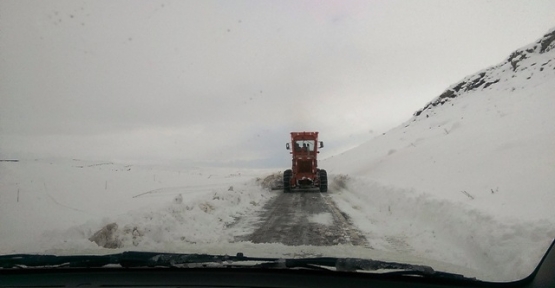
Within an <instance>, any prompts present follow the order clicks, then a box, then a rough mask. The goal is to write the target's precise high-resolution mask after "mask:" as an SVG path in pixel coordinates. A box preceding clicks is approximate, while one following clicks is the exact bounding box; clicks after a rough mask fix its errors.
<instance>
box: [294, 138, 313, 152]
mask: <svg viewBox="0 0 555 288" xmlns="http://www.w3.org/2000/svg"><path fill="white" fill-rule="evenodd" d="M295 151H314V140H297V141H295Z"/></svg>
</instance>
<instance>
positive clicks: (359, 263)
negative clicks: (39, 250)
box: [0, 251, 476, 280]
mask: <svg viewBox="0 0 555 288" xmlns="http://www.w3.org/2000/svg"><path fill="white" fill-rule="evenodd" d="M241 262H243V263H245V262H257V263H255V264H251V265H249V266H246V265H240V264H239V263H241ZM199 264H201V265H199ZM206 264H215V265H216V267H239V266H240V267H245V268H246V267H249V268H263V269H264V268H266V269H275V268H277V269H280V268H281V269H287V268H290V269H296V268H301V269H303V268H304V269H312V270H330V271H347V272H357V271H378V270H386V271H387V272H383V273H380V275H390V276H420V277H426V278H444V279H459V280H476V279H475V278H467V277H465V276H463V275H460V274H454V273H448V272H441V271H435V270H434V269H433V268H432V267H430V266H425V265H414V264H406V263H397V262H386V261H380V260H372V259H359V258H335V257H319V258H297V259H295V258H287V259H284V258H257V257H246V256H244V255H243V253H237V255H236V256H229V255H210V254H181V253H157V252H134V251H128V252H123V253H119V254H110V255H90V256H88V255H70V256H55V255H33V254H14V255H4V256H0V268H26V267H86V268H92V267H104V266H107V265H119V266H121V267H175V268H187V267H204V266H203V265H206ZM389 270H391V271H389Z"/></svg>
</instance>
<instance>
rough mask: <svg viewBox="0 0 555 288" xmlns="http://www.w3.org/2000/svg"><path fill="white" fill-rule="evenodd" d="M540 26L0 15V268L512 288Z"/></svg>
mask: <svg viewBox="0 0 555 288" xmlns="http://www.w3.org/2000/svg"><path fill="white" fill-rule="evenodd" d="M553 11H555V2H554V1H552V0H537V1H517V0H491V1H459V0H456V1H440V0H422V1H412V0H406V1H358V0H346V1H335V0H322V1H311V0H306V1H305V0H302V1H267V0H261V1H249V0H244V1H243V0H241V1H239V0H232V1H219V0H206V1H204V0H203V1H178V0H154V1H130V0H129V1H128V0H100V1H92V0H77V1H75V0H45V1H31V0H0V19H1V20H0V22H1V23H2V33H0V47H1V48H0V61H1V63H0V255H9V254H27V253H31V254H36V253H38V254H51V255H106V254H115V253H122V252H125V251H144V252H146V251H152V252H174V253H204V254H214V255H236V254H237V253H243V254H244V255H245V256H249V257H271V258H307V257H338V258H360V259H374V260H381V261H393V262H396V263H408V264H414V265H425V266H429V267H432V268H433V269H434V270H437V271H446V272H451V273H457V274H462V275H465V276H467V277H475V278H477V279H480V280H485V281H501V282H507V281H515V280H519V279H523V278H525V277H526V276H528V275H530V273H532V271H533V270H534V269H535V267H536V266H537V265H538V263H539V262H540V259H541V257H542V256H543V255H544V254H545V252H546V250H547V249H548V247H549V245H550V243H551V242H552V241H553V239H554V238H555V220H554V219H555V212H554V211H555V209H553V208H552V207H551V206H553V203H555V193H553V191H554V190H555V177H553V176H554V175H555V149H553V148H554V147H555V125H553V123H555V113H553V111H554V110H553V107H555V97H553V96H554V94H553V91H555V19H554V18H553ZM284 144H285V145H284ZM303 149H305V150H306V151H311V153H305V154H304V155H303V153H296V151H303ZM399 267H401V266H399ZM390 270H391V269H390ZM393 270H395V269H393ZM378 272H379V271H378Z"/></svg>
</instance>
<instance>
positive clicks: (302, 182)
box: [283, 132, 328, 193]
mask: <svg viewBox="0 0 555 288" xmlns="http://www.w3.org/2000/svg"><path fill="white" fill-rule="evenodd" d="M323 147H324V143H323V142H318V132H291V143H286V144H285V148H286V149H287V150H291V152H290V153H291V155H292V156H293V159H292V163H291V169H287V170H285V171H284V172H283V192H286V193H287V192H291V191H293V190H310V189H315V188H318V189H319V190H320V192H327V191H328V175H327V173H326V170H324V169H318V157H317V156H318V153H320V152H319V151H318V149H319V148H323Z"/></svg>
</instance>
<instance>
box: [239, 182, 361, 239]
mask: <svg viewBox="0 0 555 288" xmlns="http://www.w3.org/2000/svg"><path fill="white" fill-rule="evenodd" d="M260 214H261V216H260V217H261V219H262V221H260V222H259V223H257V224H256V227H257V229H256V231H254V232H253V233H252V234H251V235H248V236H247V237H243V239H244V240H248V241H252V242H254V243H282V244H285V245H315V246H330V245H337V244H350V245H356V246H368V243H367V242H366V239H365V238H364V236H363V235H362V233H361V232H360V231H358V229H356V227H354V226H353V225H352V223H349V221H348V220H347V218H346V215H344V214H343V213H342V212H341V211H339V209H337V207H336V205H335V203H334V202H333V200H332V199H331V197H330V196H329V195H328V194H327V193H324V194H323V193H320V192H312V191H311V192H293V193H282V194H280V195H278V196H277V197H275V198H274V199H272V200H271V201H269V202H268V204H266V206H265V207H264V209H263V210H262V211H261V212H260ZM347 217H348V216H347Z"/></svg>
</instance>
